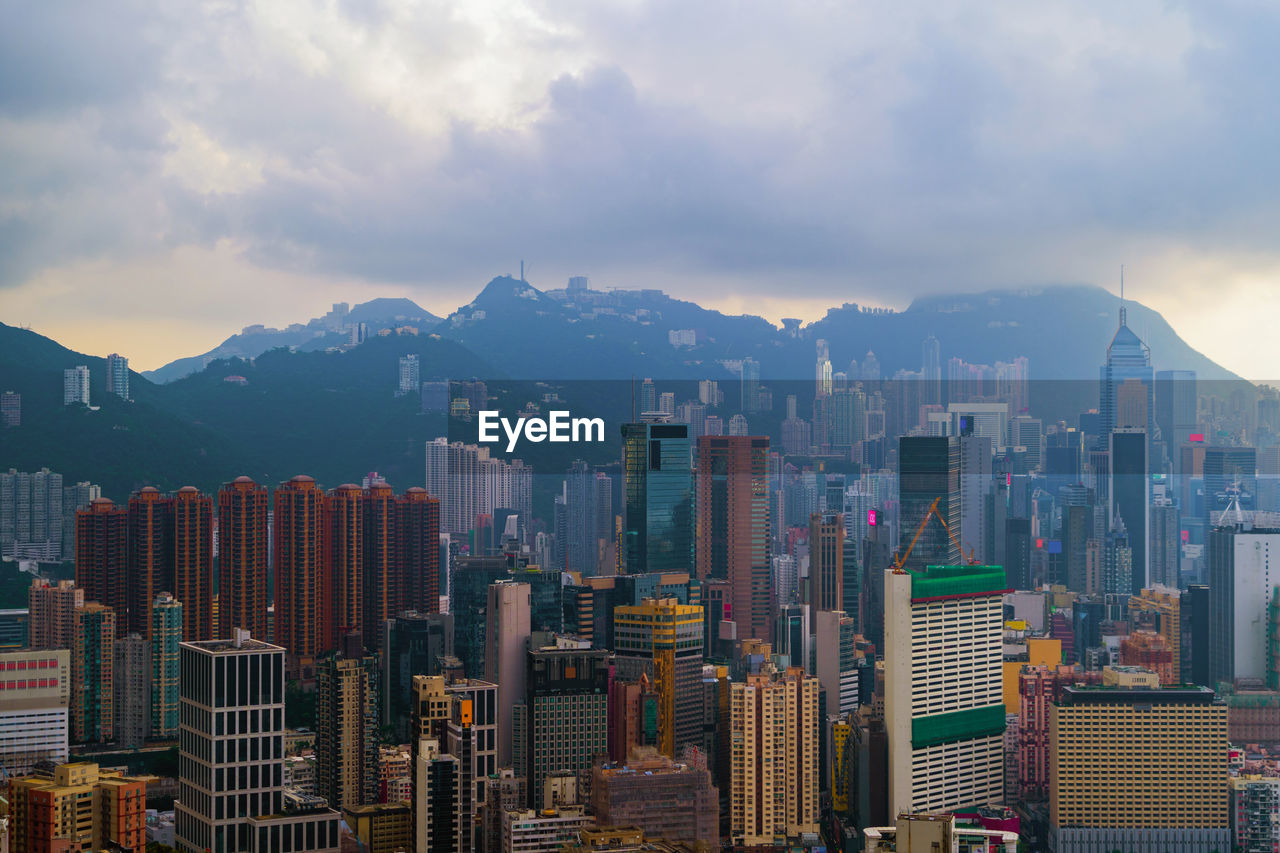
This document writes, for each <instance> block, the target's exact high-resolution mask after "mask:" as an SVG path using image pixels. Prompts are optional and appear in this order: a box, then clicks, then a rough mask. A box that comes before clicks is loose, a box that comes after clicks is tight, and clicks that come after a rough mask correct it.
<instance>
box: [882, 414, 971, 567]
mask: <svg viewBox="0 0 1280 853" xmlns="http://www.w3.org/2000/svg"><path fill="white" fill-rule="evenodd" d="M898 496H899V508H898V537H899V545H898V553H899V554H901V555H904V557H905V559H906V562H905V564H904V566H905V568H907V569H911V570H914V569H919V568H922V567H924V566H929V565H946V566H953V565H956V564H957V563H959V562H960V558H961V555H960V550H959V548H957V547H956V544H955V542H953V541H952V537H951V536H948V535H947V531H946V530H944V529H943V527H942V525H941V524H938V523H936V521H930V522H929V523H928V524H927V525H925V526H924V529H923V530H920V538H919V539H918V540H917V541H916V544H915V548H914V549H912V550H911V554H910V556H909V557H907V556H906V554H907V550H908V547H909V546H910V544H911V540H912V539H913V538H914V537H915V535H916V531H917V530H919V529H920V523H921V521H923V520H924V518H925V515H926V514H927V513H928V511H929V506H930V505H931V504H932V503H933V501H934V500H935V499H937V500H938V508H937V513H938V515H939V516H940V517H941V518H942V520H943V521H945V522H946V523H947V526H948V527H950V528H951V531H952V533H958V532H959V531H960V529H961V528H960V444H959V441H958V440H957V439H956V438H954V437H948V436H903V437H902V438H900V439H898Z"/></svg>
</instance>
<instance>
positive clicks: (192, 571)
mask: <svg viewBox="0 0 1280 853" xmlns="http://www.w3.org/2000/svg"><path fill="white" fill-rule="evenodd" d="M264 499H265V492H264ZM225 529H226V528H222V530H223V531H225ZM264 539H265V537H264ZM226 542H227V540H226V538H225V535H224V537H223V539H222V548H223V550H222V553H223V555H225V554H226ZM262 547H263V548H264V549H265V548H266V544H265V541H264V543H263V545H262ZM224 565H225V563H224ZM263 574H264V577H263V578H262V579H261V580H259V581H258V584H259V586H266V579H265V572H264V573H263ZM222 577H223V580H222V584H223V585H222V589H223V592H224V593H225V592H226V589H227V581H226V575H223V576H222ZM172 583H173V585H172V586H171V587H166V589H165V591H166V592H167V591H169V590H172V591H173V595H174V597H175V598H176V599H177V600H178V601H179V602H181V613H182V618H181V619H179V620H178V624H179V627H180V628H181V629H182V632H183V633H182V636H181V637H180V638H179V639H188V640H194V639H200V640H208V639H212V638H213V635H214V625H213V498H212V497H210V496H209V495H204V494H201V493H200V492H199V491H198V490H196V489H195V488H194V487H193V486H183V487H182V488H181V489H178V491H177V492H176V493H175V494H174V496H173V581H172ZM221 603H223V604H224V605H225V603H226V599H222V602H221ZM264 609H265V608H264ZM188 619H191V620H194V622H195V624H194V625H192V626H191V627H187V625H186V622H187V620H188ZM154 628H155V620H154V619H153V620H152V629H153V630H154ZM225 636H230V634H227V635H225ZM177 659H178V649H177V646H176V645H175V646H174V648H173V660H174V663H175V666H176V664H177ZM175 671H176V670H175ZM174 690H175V693H174V699H173V707H174V709H175V710H176V709H177V707H178V700H177V693H176V690H177V685H176V683H175V685H174ZM176 728H177V723H176V722H175V723H174V729H175V731H176Z"/></svg>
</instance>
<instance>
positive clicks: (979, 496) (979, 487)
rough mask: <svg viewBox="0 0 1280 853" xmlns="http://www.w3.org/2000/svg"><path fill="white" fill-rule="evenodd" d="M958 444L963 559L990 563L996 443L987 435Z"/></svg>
mask: <svg viewBox="0 0 1280 853" xmlns="http://www.w3.org/2000/svg"><path fill="white" fill-rule="evenodd" d="M958 440H959V443H960V529H959V531H957V533H958V536H959V539H960V547H961V549H962V550H963V551H964V554H963V555H962V558H966V557H968V556H969V555H970V554H973V555H974V557H975V558H976V559H978V560H981V561H983V562H989V561H990V558H991V543H990V542H989V540H988V538H987V524H988V519H987V505H988V502H989V496H990V495H991V459H992V443H991V441H992V440H991V439H990V438H988V437H987V436H984V435H962V436H960V437H959V439H958ZM939 506H941V503H939ZM914 532H915V531H914V530H913V531H912V533H914ZM917 547H918V546H917Z"/></svg>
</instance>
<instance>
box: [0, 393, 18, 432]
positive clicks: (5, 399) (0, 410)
mask: <svg viewBox="0 0 1280 853" xmlns="http://www.w3.org/2000/svg"><path fill="white" fill-rule="evenodd" d="M20 426H22V395H21V394H19V393H17V392H16V391H5V392H4V393H3V394H0V427H20Z"/></svg>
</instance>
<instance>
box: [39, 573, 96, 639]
mask: <svg viewBox="0 0 1280 853" xmlns="http://www.w3.org/2000/svg"><path fill="white" fill-rule="evenodd" d="M83 606H84V590H83V589H80V588H79V587H77V586H76V584H75V581H58V583H57V584H56V585H54V584H50V583H49V582H48V581H47V580H44V579H43V578H37V579H36V580H33V581H32V582H31V589H30V590H29V591H28V592H27V609H28V612H29V613H30V621H29V623H28V624H29V625H30V627H29V628H28V638H27V646H28V648H31V649H69V648H71V644H72V642H73V638H74V637H75V631H76V609H77V608H79V607H83Z"/></svg>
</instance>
